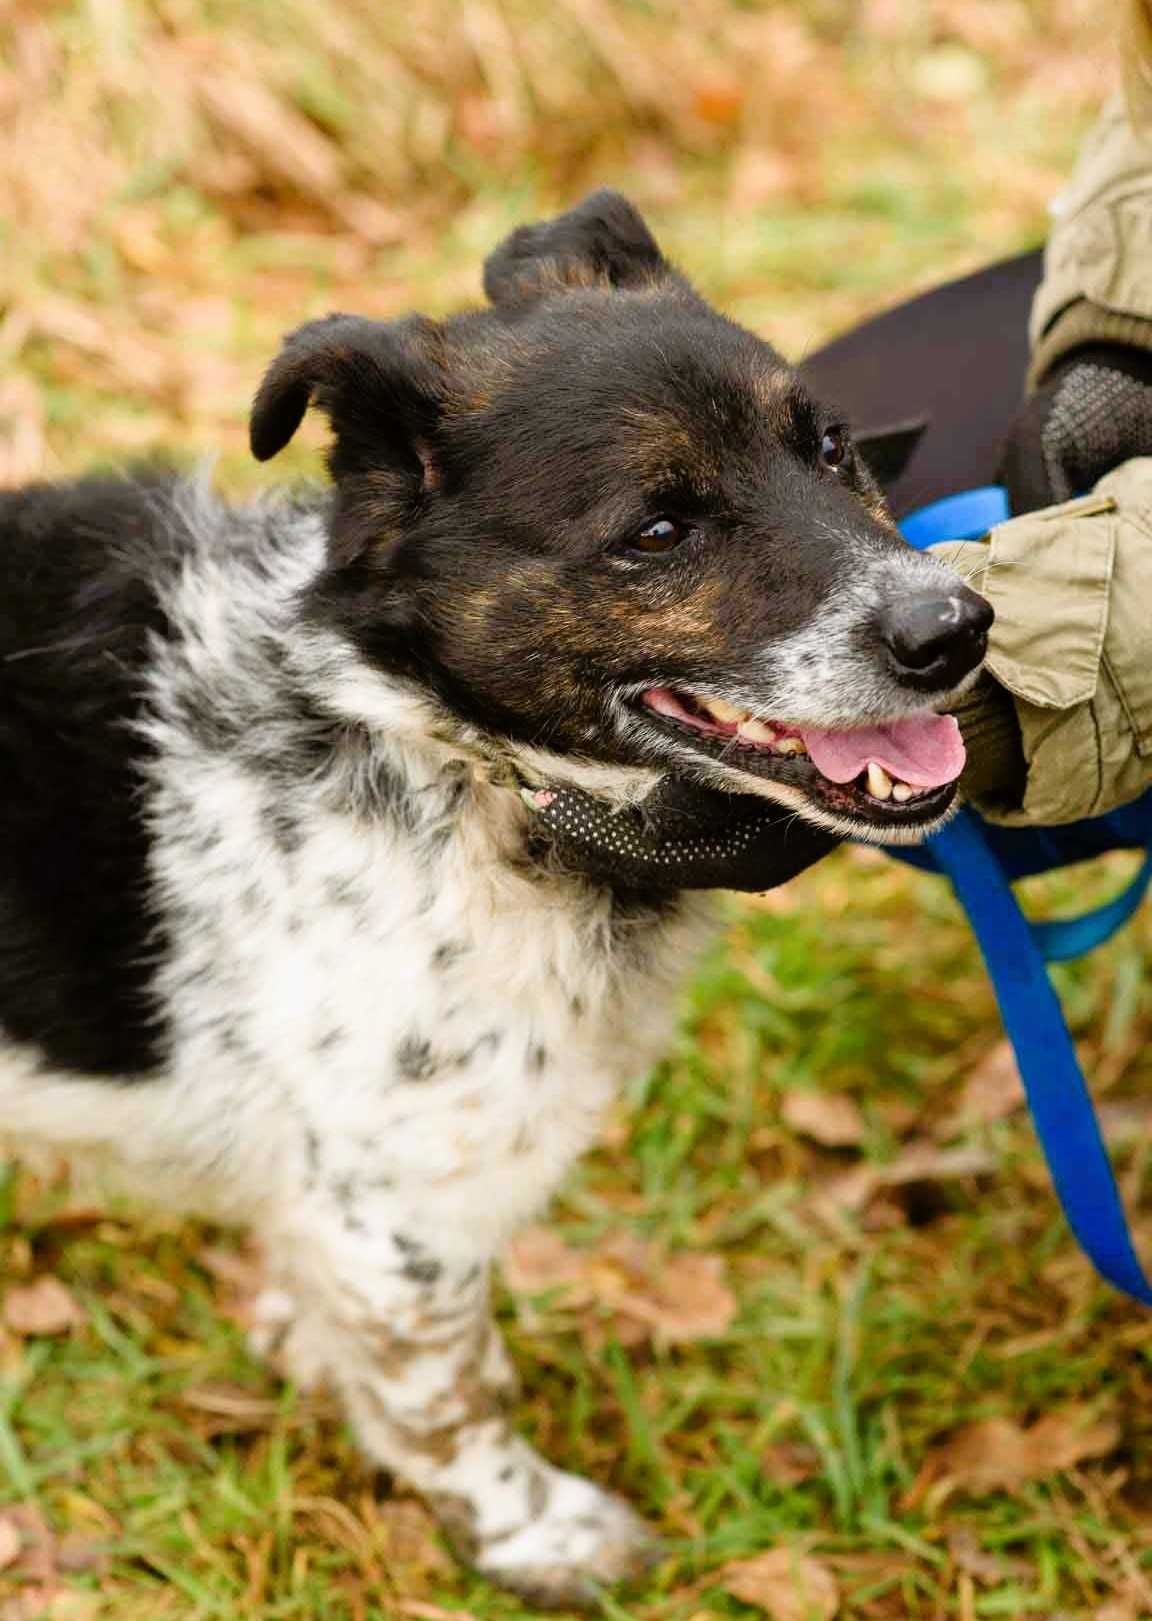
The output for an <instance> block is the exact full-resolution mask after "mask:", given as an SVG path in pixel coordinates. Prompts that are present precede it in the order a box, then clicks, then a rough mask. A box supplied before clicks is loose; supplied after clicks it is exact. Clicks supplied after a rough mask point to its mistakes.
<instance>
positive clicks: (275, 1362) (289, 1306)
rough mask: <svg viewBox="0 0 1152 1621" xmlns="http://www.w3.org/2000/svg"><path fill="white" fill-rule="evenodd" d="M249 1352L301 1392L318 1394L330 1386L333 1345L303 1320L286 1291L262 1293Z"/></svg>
mask: <svg viewBox="0 0 1152 1621" xmlns="http://www.w3.org/2000/svg"><path fill="white" fill-rule="evenodd" d="M248 1349H249V1350H250V1351H251V1353H252V1355H253V1356H254V1357H257V1358H258V1359H259V1360H260V1361H261V1362H266V1363H267V1364H268V1366H269V1367H270V1368H272V1370H273V1371H274V1372H275V1373H277V1374H279V1375H280V1377H281V1378H283V1379H290V1380H291V1381H292V1383H293V1384H294V1385H296V1386H297V1388H298V1389H300V1390H319V1389H321V1388H322V1387H323V1386H324V1385H326V1384H327V1383H328V1363H329V1360H330V1356H331V1345H330V1344H328V1343H327V1342H326V1341H325V1339H324V1337H323V1335H322V1334H318V1333H317V1331H316V1328H315V1326H310V1325H309V1324H308V1323H307V1322H306V1321H305V1320H303V1319H302V1318H301V1316H300V1313H299V1308H298V1306H297V1303H296V1300H295V1298H294V1297H293V1296H292V1295H290V1294H288V1292H287V1291H286V1290H284V1289H273V1288H268V1289H263V1290H261V1292H260V1294H258V1295H257V1297H256V1299H255V1301H254V1302H253V1305H252V1316H251V1324H250V1326H249V1329H248Z"/></svg>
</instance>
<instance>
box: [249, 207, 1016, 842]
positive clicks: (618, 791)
mask: <svg viewBox="0 0 1152 1621" xmlns="http://www.w3.org/2000/svg"><path fill="white" fill-rule="evenodd" d="M485 288H486V291H487V293H488V295H489V298H490V300H491V307H490V308H488V309H485V310H482V311H476V312H472V313H469V314H465V315H462V316H458V317H456V318H454V319H452V320H449V321H446V322H444V323H442V324H436V323H433V322H430V321H426V320H422V319H420V318H412V319H410V320H407V321H401V322H397V323H395V324H390V325H384V324H378V323H375V322H371V321H366V320H360V319H358V318H356V317H352V316H345V315H335V316H330V317H328V318H327V319H326V320H322V321H314V322H312V323H310V324H309V325H307V326H305V327H302V328H301V329H300V330H299V331H298V332H295V333H293V334H292V335H291V336H290V337H289V338H288V340H287V342H286V344H285V346H284V349H283V352H282V353H281V355H280V357H279V358H278V359H277V360H276V362H275V363H274V364H273V366H272V367H271V369H270V371H269V372H268V375H267V377H266V378H265V380H264V383H263V385H262V387H261V389H260V392H259V394H258V396H257V399H256V402H255V406H254V409H253V416H252V445H253V449H254V451H255V454H256V455H257V456H258V457H260V458H261V459H264V458H266V457H269V456H272V455H274V454H275V453H276V452H277V451H278V450H279V449H281V447H282V446H283V445H285V444H286V443H287V442H288V440H289V439H290V438H291V436H292V434H293V433H294V432H295V430H296V428H297V427H298V426H299V423H300V421H301V419H302V417H303V415H304V413H305V410H306V409H307V407H308V405H309V403H310V402H311V401H315V402H316V403H317V404H318V405H319V406H320V407H321V408H322V409H323V410H324V411H325V412H326V413H327V415H328V417H329V419H330V421H331V426H332V430H333V435H334V441H333V446H332V449H331V452H330V466H331V470H332V474H333V478H334V480H335V499H334V506H333V517H332V523H331V539H330V555H329V560H328V566H327V568H326V570H325V572H324V574H323V575H322V577H321V578H320V579H319V580H318V581H317V582H316V585H315V587H314V589H313V591H312V594H311V601H310V611H311V612H312V614H313V615H314V616H318V617H319V618H320V619H322V620H323V621H324V622H325V623H326V624H327V625H328V626H330V627H335V628H336V629H337V630H338V631H339V632H340V633H341V634H342V636H343V637H345V638H346V639H347V641H348V643H350V644H351V645H352V646H354V647H355V649H356V651H357V654H358V657H359V658H360V659H362V660H364V661H366V662H367V665H368V666H370V667H371V668H372V669H373V670H383V671H386V672H388V673H389V674H390V675H392V676H394V677H395V676H399V677H401V678H402V679H403V680H404V681H407V682H410V683H411V684H412V686H413V688H414V689H416V690H418V691H419V692H420V693H422V694H423V695H424V696H425V697H426V698H427V699H430V700H431V701H433V702H434V704H435V705H436V707H437V710H438V711H439V717H440V720H439V724H441V725H442V726H446V727H448V729H449V730H451V729H452V728H453V727H455V728H458V729H459V732H460V735H462V736H463V735H472V736H479V737H480V738H481V739H483V740H484V745H485V746H486V747H487V748H489V749H490V750H491V751H495V752H503V753H504V754H506V755H510V756H511V757H512V758H513V759H518V760H519V761H520V763H521V764H522V765H523V766H525V767H527V768H529V771H530V774H531V776H532V777H533V778H535V779H540V778H542V777H543V778H551V779H552V780H559V781H569V782H583V783H584V784H585V785H588V784H595V785H596V786H597V787H599V788H600V789H601V790H602V791H604V792H606V793H609V794H614V795H618V796H621V797H626V796H628V795H629V794H635V793H636V791H637V787H638V785H640V784H646V783H648V782H650V781H651V780H652V776H653V773H654V772H655V773H666V772H672V773H674V774H676V775H679V776H685V777H690V778H695V779H697V780H699V781H701V782H704V783H707V784H710V785H711V786H714V787H720V788H726V789H728V790H735V791H743V792H748V791H753V792H759V793H762V794H765V795H767V796H768V797H769V798H772V799H776V800H780V801H782V802H783V803H785V804H787V805H790V806H794V807H796V808H797V809H798V810H800V811H801V812H802V813H803V814H805V815H806V816H808V817H809V818H811V819H812V820H814V821H817V822H819V823H822V824H824V825H826V826H832V827H835V828H837V829H839V830H841V831H850V832H853V833H857V834H867V833H869V832H871V833H872V834H873V835H874V836H883V837H886V838H890V839H891V838H896V837H899V836H901V835H902V834H903V835H904V836H906V837H910V836H915V835H918V834H920V833H922V832H923V831H924V830H926V829H927V828H929V827H931V826H933V825H935V824H936V823H937V822H938V821H939V819H940V818H941V816H942V815H943V814H944V813H945V811H946V810H947V809H948V806H949V804H950V802H951V800H952V797H953V795H954V792H955V783H954V779H955V777H956V776H957V774H958V772H959V769H960V765H961V763H962V759H963V751H962V749H961V747H960V744H959V739H958V735H957V734H956V731H955V726H954V723H953V722H951V721H948V720H946V719H943V718H941V717H940V716H938V715H937V714H936V713H935V711H936V709H937V708H939V707H941V706H943V704H944V703H946V702H947V700H948V699H950V698H951V697H953V696H954V695H955V693H956V692H957V690H958V688H959V687H961V686H962V685H963V684H964V683H965V682H966V681H967V679H968V678H969V677H971V676H972V674H973V672H974V671H975V670H976V669H977V668H978V666H979V664H980V661H981V658H982V656H983V652H984V639H985V633H986V630H987V626H988V624H989V622H990V619H991V611H990V610H989V609H988V607H987V605H986V604H985V603H984V602H983V601H982V599H981V598H979V597H978V596H976V595H975V594H974V593H973V592H971V591H970V590H968V589H967V588H966V587H965V585H964V584H963V582H962V581H961V580H960V579H959V578H958V577H957V576H956V575H955V574H953V573H951V572H950V571H949V570H947V569H946V568H944V567H942V566H941V565H940V564H938V563H936V562H934V561H932V560H931V559H928V558H925V557H922V556H919V555H917V554H916V553H914V552H913V551H911V550H910V548H909V547H907V546H906V545H905V544H904V542H903V541H902V540H901V538H900V536H899V534H898V533H897V532H896V530H895V529H894V527H893V525H892V523H891V521H890V519H889V518H888V517H887V515H886V513H885V511H884V507H883V503H882V500H881V498H880V495H879V492H878V489H877V487H876V484H875V483H874V481H873V479H872V477H871V476H870V474H869V473H868V471H867V469H866V468H865V466H864V464H863V462H862V460H861V458H860V456H859V454H858V453H857V452H856V451H855V450H854V448H853V445H852V441H851V439H850V436H849V434H848V431H847V429H846V427H845V425H844V424H843V423H842V422H841V421H840V420H838V418H837V416H836V414H835V413H834V412H831V411H829V410H828V409H826V408H825V407H824V406H822V405H821V404H819V403H818V402H817V401H815V400H814V399H812V397H811V396H810V395H809V394H808V393H807V392H806V391H805V389H804V388H803V387H802V386H801V385H800V383H799V382H798V381H797V378H796V375H795V373H794V372H793V371H791V370H790V369H789V367H788V366H787V365H786V364H785V363H784V361H783V360H782V359H781V358H780V356H779V355H778V354H776V352H775V351H774V350H773V349H771V348H770V347H769V346H768V345H767V344H766V343H764V342H762V341H761V340H760V339H759V338H756V337H754V336H753V335H752V334H751V333H749V332H746V331H744V330H743V329H742V328H741V327H739V326H736V325H735V324H734V323H733V322H731V321H728V320H726V319H725V318H724V317H723V316H721V315H719V314H717V313H716V311H714V310H712V309H711V308H709V306H708V305H707V304H706V303H705V302H704V301H703V300H702V299H701V298H700V297H699V296H698V295H697V294H696V293H695V292H694V291H693V290H692V288H691V287H690V286H689V285H688V284H687V282H685V281H684V280H683V279H682V277H681V276H680V275H679V274H678V273H677V272H676V271H674V270H673V269H672V268H671V267H670V266H669V265H668V264H667V262H666V261H665V260H664V258H663V256H662V255H661V253H660V250H659V248H658V247H657V245H656V243H655V242H654V241H653V239H652V237H651V236H650V234H649V232H648V230H647V227H646V226H645V224H644V222H643V220H642V219H641V218H640V217H639V215H638V214H637V213H636V212H635V210H634V209H633V208H632V207H631V206H630V205H629V204H628V203H627V202H626V201H625V200H624V199H623V198H622V197H619V196H617V195H615V194H613V193H608V192H602V193H598V194H597V195H595V196H593V197H590V198H589V199H588V200H587V201H586V202H584V203H583V204H581V205H580V207H578V208H576V209H574V210H573V211H572V212H571V213H568V214H565V215H562V216H561V217H560V218H558V219H556V220H553V221H550V222H547V223H544V224H541V225H534V226H529V227H525V228H523V229H521V230H518V231H516V232H514V233H513V235H512V236H511V237H510V238H509V239H508V240H507V241H506V242H505V243H504V244H503V245H502V246H501V247H500V248H498V249H497V251H496V252H495V253H494V254H493V256H492V258H491V259H490V260H489V261H488V264H487V267H486V272H485Z"/></svg>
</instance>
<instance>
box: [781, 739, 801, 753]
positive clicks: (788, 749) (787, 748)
mask: <svg viewBox="0 0 1152 1621" xmlns="http://www.w3.org/2000/svg"><path fill="white" fill-rule="evenodd" d="M776 753H777V754H807V753H808V750H807V749H806V748H805V747H804V745H803V743H801V741H800V739H799V738H798V737H782V738H781V739H780V741H779V743H777V745H776Z"/></svg>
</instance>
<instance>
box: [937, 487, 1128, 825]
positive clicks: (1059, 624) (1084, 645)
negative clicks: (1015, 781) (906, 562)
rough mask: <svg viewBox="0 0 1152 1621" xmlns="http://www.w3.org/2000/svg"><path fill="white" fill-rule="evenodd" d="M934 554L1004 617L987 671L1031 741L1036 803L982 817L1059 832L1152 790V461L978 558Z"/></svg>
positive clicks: (942, 549) (1013, 528)
mask: <svg viewBox="0 0 1152 1621" xmlns="http://www.w3.org/2000/svg"><path fill="white" fill-rule="evenodd" d="M933 551H934V553H935V554H936V555H937V556H939V557H941V558H942V560H943V561H946V562H950V563H952V565H953V566H954V567H956V568H957V569H958V570H959V571H960V572H961V573H963V574H964V575H965V576H966V577H967V578H968V579H970V580H971V583H972V585H973V586H974V587H975V589H976V590H978V591H981V592H982V593H983V594H984V595H985V596H986V597H987V598H988V600H989V601H990V602H991V604H992V606H993V607H994V608H995V610H996V622H995V624H994V625H993V627H992V633H991V637H990V642H989V653H988V660H987V668H988V670H989V672H990V673H991V675H992V676H993V677H994V678H995V680H996V682H997V683H998V684H999V686H1000V687H1001V688H1003V689H1004V690H1006V691H1007V692H1008V694H1009V695H1010V696H1011V698H1012V702H1013V705H1014V708H1015V713H1016V720H1017V721H1018V723H1019V728H1020V739H1021V742H1022V744H1023V751H1024V761H1025V766H1026V771H1027V776H1026V781H1025V783H1024V785H1023V793H1022V798H1021V797H1019V796H1018V797H1017V800H1016V802H1015V803H1013V804H1007V803H997V802H996V800H995V799H994V798H993V799H989V800H987V801H985V800H980V801H979V808H980V810H981V811H982V812H983V813H984V814H985V815H987V816H989V818H990V819H991V820H993V821H998V822H1002V823H1005V824H1007V825H1009V826H1028V825H1036V826H1055V825H1058V824H1060V823H1062V822H1073V821H1078V820H1079V819H1080V818H1081V817H1085V816H1099V815H1102V814H1103V813H1104V812H1105V811H1109V810H1113V809H1115V808H1116V806H1118V805H1122V804H1125V803H1127V802H1128V801H1129V800H1132V799H1136V798H1137V797H1138V796H1139V795H1140V794H1142V793H1143V792H1144V791H1145V790H1146V789H1148V788H1152V458H1140V459H1137V460H1135V461H1130V462H1127V463H1126V464H1125V465H1124V466H1123V467H1121V468H1119V469H1118V470H1117V471H1116V472H1113V473H1109V475H1108V476H1107V478H1104V479H1102V480H1101V481H1100V483H1099V484H1098V485H1097V486H1096V489H1095V490H1094V491H1093V493H1092V494H1091V495H1087V496H1083V497H1081V498H1080V499H1079V500H1077V501H1069V502H1066V503H1065V504H1064V505H1062V506H1056V507H1048V508H1046V509H1045V510H1044V511H1043V512H1036V513H1030V514H1028V515H1027V516H1025V517H1021V518H1013V519H1012V520H1011V521H1009V522H1008V523H1004V524H1001V525H999V526H998V527H997V528H995V529H993V531H992V533H991V535H990V536H989V539H988V541H987V542H986V543H985V544H984V545H983V546H981V547H980V548H979V550H978V551H977V548H976V547H975V546H973V545H972V544H971V543H970V542H953V543H949V544H948V545H945V546H936V547H934V548H933ZM974 553H976V556H975V558H974V556H973V554H974Z"/></svg>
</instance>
